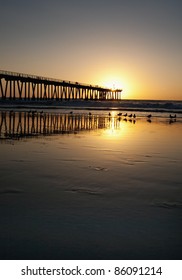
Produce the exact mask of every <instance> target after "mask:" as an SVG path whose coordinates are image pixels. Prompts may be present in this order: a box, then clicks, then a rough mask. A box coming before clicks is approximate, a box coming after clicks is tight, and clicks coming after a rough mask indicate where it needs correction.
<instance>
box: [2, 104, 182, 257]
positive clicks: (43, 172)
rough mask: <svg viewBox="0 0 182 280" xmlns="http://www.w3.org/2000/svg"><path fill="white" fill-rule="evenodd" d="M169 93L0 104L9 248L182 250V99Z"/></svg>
mask: <svg viewBox="0 0 182 280" xmlns="http://www.w3.org/2000/svg"><path fill="white" fill-rule="evenodd" d="M149 103H150V102H148V103H147V104H149ZM166 103H167V102H163V104H165V106H164V107H162V106H161V104H160V106H158V107H157V106H156V105H155V106H154V105H153V106H149V105H146V103H145V104H143V106H141V105H140V106H139V105H138V107H140V108H137V107H136V106H137V105H136V102H135V104H134V102H133V103H132V104H133V106H129V105H127V106H125V107H124V106H123V104H122V106H120V107H117V106H114V105H113V104H110V105H109V106H108V105H107V106H105V107H104V108H99V110H98V106H97V108H95V104H94V105H93V106H90V105H89V106H88V104H86V105H85V107H83V106H82V107H80V106H75V105H74V106H73V105H71V106H70V105H69V104H68V105H67V106H65V107H63V108H59V107H55V108H54V105H53V107H52V108H49V107H44V106H43V107H42V105H41V106H40V107H35V106H33V107H32V106H29V107H26V106H21V107H18V106H17V104H16V106H14V107H12V105H11V106H9V107H8V108H7V105H3V106H1V110H0V123H1V126H0V135H1V140H0V152H1V157H0V178H1V187H0V221H1V232H0V243H1V244H0V247H1V251H0V258H1V259H68V260H69V259H98V260H99V259H121V260H122V259H125V260H126V259H181V258H182V253H181V252H182V239H181V236H182V225H181V218H182V175H181V167H182V148H181V138H182V114H181V107H180V106H181V103H180V102H177V105H176V103H175V102H171V103H170V104H169V103H168V106H167V105H166ZM125 104H126V102H125ZM130 104H131V103H130ZM150 104H151V103H150ZM153 104H159V102H158V103H157V102H155V103H153ZM115 105H116V103H115ZM56 106H57V105H56ZM102 106H103V104H102ZM175 106H177V107H175ZM149 112H150V113H151V115H152V116H151V117H150V118H149V117H148V115H149ZM109 113H110V114H109ZM119 113H120V114H121V113H122V114H121V116H118V114H119ZM125 114H127V116H124V115H125ZM131 114H132V116H130V115H131ZM134 114H135V117H133V115H134ZM170 114H171V115H172V117H173V116H174V114H177V116H176V117H173V118H170V116H169V115H170Z"/></svg>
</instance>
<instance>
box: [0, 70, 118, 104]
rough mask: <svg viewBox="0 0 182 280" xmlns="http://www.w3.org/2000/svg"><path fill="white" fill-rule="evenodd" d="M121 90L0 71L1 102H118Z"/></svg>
mask: <svg viewBox="0 0 182 280" xmlns="http://www.w3.org/2000/svg"><path fill="white" fill-rule="evenodd" d="M121 92H122V90H121V89H115V90H112V89H109V88H103V87H99V86H95V85H88V84H83V83H78V82H71V81H65V80H58V79H52V78H46V77H40V76H35V75H28V74H22V73H16V72H9V71H3V70H0V99H3V100H6V99H7V100H8V99H9V100H15V99H19V100H22V99H23V100H58V101H61V100H78V99H79V100H120V99H121Z"/></svg>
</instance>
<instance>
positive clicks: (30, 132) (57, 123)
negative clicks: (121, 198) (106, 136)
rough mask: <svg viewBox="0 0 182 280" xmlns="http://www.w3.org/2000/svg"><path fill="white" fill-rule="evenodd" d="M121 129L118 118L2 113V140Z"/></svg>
mask: <svg viewBox="0 0 182 280" xmlns="http://www.w3.org/2000/svg"><path fill="white" fill-rule="evenodd" d="M113 127H114V128H115V129H117V128H119V127H120V122H118V121H117V119H116V118H111V117H108V116H101V115H98V116H96V115H89V113H86V114H71V113H69V114H67V113H66V114H64V113H61V114H60V113H45V112H37V111H26V112H15V111H13V110H10V111H0V139H1V140H3V139H15V140H16V139H21V138H27V137H37V136H49V135H55V134H71V133H78V132H81V131H89V130H96V129H103V128H104V129H105V128H107V129H108V128H112V129H113Z"/></svg>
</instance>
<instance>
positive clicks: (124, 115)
mask: <svg viewBox="0 0 182 280" xmlns="http://www.w3.org/2000/svg"><path fill="white" fill-rule="evenodd" d="M12 113H14V110H10V114H12ZM28 113H31V114H32V115H34V114H35V113H40V114H41V115H42V114H43V113H44V112H43V111H39V112H38V111H36V110H29V111H28ZM69 114H70V115H72V114H73V111H70V112H69ZM88 115H89V116H92V113H91V112H89V113H88ZM108 116H109V117H111V116H112V114H111V113H110V112H109V113H108ZM117 117H118V118H119V120H121V117H124V119H123V120H125V121H126V120H127V118H129V120H132V119H133V121H135V119H136V115H135V114H132V113H131V114H128V113H125V114H123V113H118V114H117ZM146 117H147V121H148V122H151V119H152V114H149V115H147V116H146ZM176 118H177V116H176V114H174V115H171V114H170V115H169V119H170V122H175V121H176Z"/></svg>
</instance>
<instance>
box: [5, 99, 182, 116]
mask: <svg viewBox="0 0 182 280" xmlns="http://www.w3.org/2000/svg"><path fill="white" fill-rule="evenodd" d="M10 107H15V108H37V109H41V108H46V109H63V108H65V109H67V108H72V109H88V110H90V109H92V110H93V109H94V110H108V109H112V110H128V111H145V112H147V111H148V112H149V111H150V112H170V113H182V101H171V100H170V101H168V100H126V99H123V100H120V101H117V100H113V101H112V100H106V101H101V100H65V101H56V100H44V101H40V100H39V101H30V100H28V101H27V100H21V101H20V100H15V101H10V100H5V101H2V100H0V108H10Z"/></svg>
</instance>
